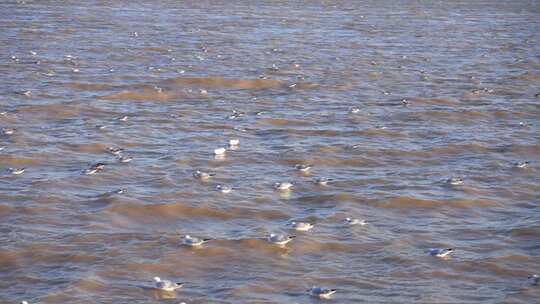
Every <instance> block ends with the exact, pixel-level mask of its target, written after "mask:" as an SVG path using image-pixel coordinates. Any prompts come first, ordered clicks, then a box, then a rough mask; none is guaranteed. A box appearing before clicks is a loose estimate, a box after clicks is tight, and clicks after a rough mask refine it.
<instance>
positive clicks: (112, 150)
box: [107, 147, 124, 155]
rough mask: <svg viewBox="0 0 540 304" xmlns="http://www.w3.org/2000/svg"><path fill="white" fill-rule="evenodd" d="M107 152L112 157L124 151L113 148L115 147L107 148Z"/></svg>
mask: <svg viewBox="0 0 540 304" xmlns="http://www.w3.org/2000/svg"><path fill="white" fill-rule="evenodd" d="M107 151H109V153H111V154H113V155H120V154H122V152H124V149H122V148H115V147H108V148H107Z"/></svg>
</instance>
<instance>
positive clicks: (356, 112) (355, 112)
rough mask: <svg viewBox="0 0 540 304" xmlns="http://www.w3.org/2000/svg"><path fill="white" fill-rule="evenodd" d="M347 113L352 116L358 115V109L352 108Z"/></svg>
mask: <svg viewBox="0 0 540 304" xmlns="http://www.w3.org/2000/svg"><path fill="white" fill-rule="evenodd" d="M349 112H350V113H352V114H358V113H360V109H359V108H352V109H351V110H350V111H349Z"/></svg>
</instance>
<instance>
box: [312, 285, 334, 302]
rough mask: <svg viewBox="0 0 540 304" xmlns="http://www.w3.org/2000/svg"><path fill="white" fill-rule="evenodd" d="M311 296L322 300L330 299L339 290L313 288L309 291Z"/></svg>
mask: <svg viewBox="0 0 540 304" xmlns="http://www.w3.org/2000/svg"><path fill="white" fill-rule="evenodd" d="M307 291H308V292H309V295H310V296H312V297H317V298H321V299H329V298H330V296H331V295H333V294H334V293H336V291H337V289H329V288H321V287H315V286H313V287H311V288H310V289H308V290H307Z"/></svg>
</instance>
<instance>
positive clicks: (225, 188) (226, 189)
mask: <svg viewBox="0 0 540 304" xmlns="http://www.w3.org/2000/svg"><path fill="white" fill-rule="evenodd" d="M232 189H233V188H232V187H229V186H223V185H217V186H216V190H217V191H220V192H221V193H230V192H231V191H232Z"/></svg>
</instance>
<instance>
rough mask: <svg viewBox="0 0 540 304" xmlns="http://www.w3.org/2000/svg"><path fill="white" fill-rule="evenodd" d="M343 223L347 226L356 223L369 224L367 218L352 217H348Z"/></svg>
mask: <svg viewBox="0 0 540 304" xmlns="http://www.w3.org/2000/svg"><path fill="white" fill-rule="evenodd" d="M343 224H345V225H347V226H354V225H360V226H365V225H367V222H366V221H365V220H359V219H352V218H350V217H347V218H345V219H344V220H343Z"/></svg>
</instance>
